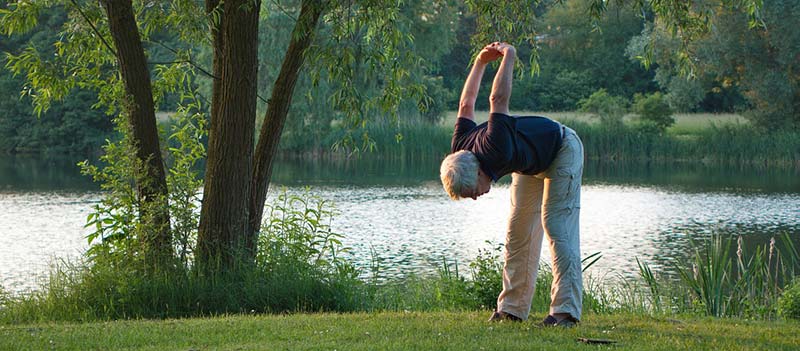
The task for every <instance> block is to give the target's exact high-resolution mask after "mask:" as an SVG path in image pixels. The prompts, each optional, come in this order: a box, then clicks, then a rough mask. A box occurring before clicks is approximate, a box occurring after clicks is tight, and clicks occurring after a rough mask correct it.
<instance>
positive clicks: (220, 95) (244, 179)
mask: <svg viewBox="0 0 800 351" xmlns="http://www.w3.org/2000/svg"><path fill="white" fill-rule="evenodd" d="M218 3H219V1H215V0H209V1H208V2H207V3H206V9H207V10H213V9H214V8H215V7H216V6H217V4H218ZM219 6H222V9H221V10H222V16H221V17H219V18H220V21H219V23H216V24H212V25H214V26H216V28H215V29H214V30H212V34H213V47H214V75H215V78H214V79H215V82H214V93H213V95H212V101H211V111H212V115H211V128H210V130H209V137H208V160H207V163H206V173H205V186H204V189H203V206H202V209H201V210H200V228H199V232H198V237H197V252H196V254H197V264H198V265H199V268H200V269H201V270H204V271H206V272H218V271H223V272H224V271H226V270H228V269H231V268H235V267H236V265H237V264H239V263H245V264H248V263H249V261H250V260H249V259H248V257H247V256H246V255H245V249H244V247H245V239H244V237H245V236H246V235H245V233H246V232H247V223H248V222H247V220H248V199H249V198H250V189H251V188H250V175H251V174H252V172H253V143H254V142H253V136H254V129H255V116H256V97H257V95H256V93H257V81H256V75H257V70H258V60H257V54H258V12H259V8H260V1H252V0H227V1H224V2H222V4H221V5H219ZM212 17H213V16H212Z"/></svg>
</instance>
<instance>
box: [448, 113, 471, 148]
mask: <svg viewBox="0 0 800 351" xmlns="http://www.w3.org/2000/svg"><path fill="white" fill-rule="evenodd" d="M476 126H477V124H475V121H473V120H471V119H468V118H464V117H458V119H456V126H455V129H454V130H453V140H452V142H451V143H450V149H451V150H450V152H456V151H458V150H463V149H464V147H465V142H466V139H467V135H469V133H470V132H471V131H472V130H473V129H475V127H476Z"/></svg>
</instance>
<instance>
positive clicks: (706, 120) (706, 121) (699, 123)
mask: <svg viewBox="0 0 800 351" xmlns="http://www.w3.org/2000/svg"><path fill="white" fill-rule="evenodd" d="M511 114H514V115H520V116H525V115H536V116H546V117H549V118H552V119H554V120H557V121H564V120H578V121H582V122H587V123H597V122H598V119H597V118H593V117H592V116H591V115H589V114H587V113H584V112H541V111H511ZM456 118H458V113H457V111H448V112H447V113H445V117H444V119H443V120H442V125H444V126H448V127H449V126H452V125H454V124H455V122H456ZM634 118H636V116H635V115H631V114H629V115H626V116H625V120H626V121H631V120H633V119H634ZM673 118H675V124H674V125H673V126H672V127H670V128H669V132H670V133H674V134H686V133H692V132H695V131H697V130H700V129H705V128H708V127H710V126H712V125H717V126H721V125H725V124H745V123H747V120H746V119H744V117H742V116H740V115H737V114H732V113H719V114H716V113H679V114H675V115H673ZM488 119H489V111H475V120H476V121H477V122H478V123H481V122H484V121H486V120H488Z"/></svg>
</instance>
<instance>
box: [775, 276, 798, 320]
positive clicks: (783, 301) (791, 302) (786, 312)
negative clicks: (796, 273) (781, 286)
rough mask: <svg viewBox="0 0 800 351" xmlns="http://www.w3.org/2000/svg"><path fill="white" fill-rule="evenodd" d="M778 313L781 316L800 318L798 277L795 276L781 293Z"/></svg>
mask: <svg viewBox="0 0 800 351" xmlns="http://www.w3.org/2000/svg"><path fill="white" fill-rule="evenodd" d="M778 314H779V315H780V316H781V317H783V318H789V319H800V279H797V278H795V279H794V281H793V282H792V284H790V285H788V286H787V287H786V289H785V290H784V291H783V294H781V297H780V298H779V299H778Z"/></svg>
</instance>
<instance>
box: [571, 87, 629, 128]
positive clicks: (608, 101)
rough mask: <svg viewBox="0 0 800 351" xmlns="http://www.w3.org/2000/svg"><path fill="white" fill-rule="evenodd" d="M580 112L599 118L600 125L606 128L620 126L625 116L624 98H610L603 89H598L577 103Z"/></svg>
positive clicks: (625, 103) (625, 104)
mask: <svg viewBox="0 0 800 351" xmlns="http://www.w3.org/2000/svg"><path fill="white" fill-rule="evenodd" d="M578 106H580V110H581V111H583V112H590V113H592V114H594V115H595V116H596V117H598V118H600V123H601V125H603V126H605V127H608V128H618V127H620V126H622V117H623V116H624V115H625V110H626V106H627V102H626V101H625V99H624V98H622V97H618V96H611V95H609V94H608V92H607V91H606V90H605V89H600V90H598V91H596V92H594V93H592V95H589V97H588V98H585V99H581V100H580V101H579V102H578Z"/></svg>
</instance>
